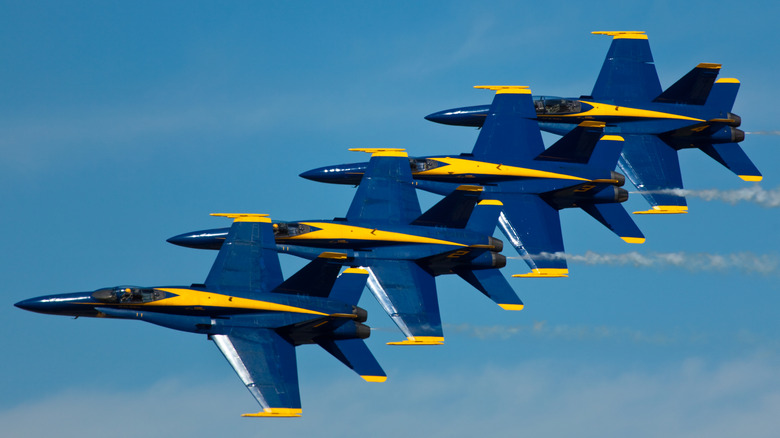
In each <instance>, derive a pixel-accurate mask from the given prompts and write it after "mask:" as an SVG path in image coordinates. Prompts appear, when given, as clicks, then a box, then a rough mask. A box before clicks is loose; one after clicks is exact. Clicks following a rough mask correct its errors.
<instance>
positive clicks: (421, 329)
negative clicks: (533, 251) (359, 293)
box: [168, 149, 523, 345]
mask: <svg viewBox="0 0 780 438" xmlns="http://www.w3.org/2000/svg"><path fill="white" fill-rule="evenodd" d="M357 150H358V151H364V152H369V153H371V154H372V155H371V159H370V161H369V164H368V168H367V169H366V175H365V177H364V178H363V179H362V181H361V182H360V186H359V187H358V189H357V192H356V193H355V197H354V198H353V200H352V204H351V206H350V208H349V211H348V212H347V216H346V217H345V218H336V219H334V220H303V221H294V222H275V223H274V233H275V237H276V243H277V248H278V249H279V251H282V252H285V253H289V254H293V255H296V256H300V257H304V258H308V259H311V258H315V257H317V256H318V255H320V254H321V253H322V252H323V251H328V253H327V254H328V256H329V257H331V260H333V261H337V262H339V263H342V264H344V265H346V266H352V267H361V268H364V269H366V270H367V271H368V273H369V280H368V286H369V289H370V290H371V292H372V293H373V294H374V296H375V297H376V298H377V300H378V301H379V303H380V304H381V305H382V307H383V308H384V309H385V311H386V312H387V314H388V315H390V317H391V318H392V319H393V321H394V322H395V324H396V325H397V326H398V327H399V329H400V330H401V331H402V332H403V333H404V335H405V336H406V339H405V340H403V341H400V342H391V343H390V344H391V345H435V344H441V343H443V342H444V334H443V331H442V326H441V316H440V315H439V303H438V298H437V293H436V282H435V278H434V277H435V276H438V275H443V274H457V275H458V276H460V277H461V278H463V279H464V280H466V281H467V282H468V283H469V284H471V285H472V286H474V287H475V288H477V289H478V290H479V291H480V292H482V293H483V294H485V295H486V296H487V297H489V298H490V299H492V300H493V301H495V302H496V303H497V304H499V305H500V306H501V307H502V308H504V309H506V310H520V309H522V308H523V303H522V301H520V299H519V298H518V297H517V295H516V294H515V292H514V290H512V287H511V286H510V285H509V283H508V282H507V281H506V279H505V278H504V277H503V275H502V274H501V272H499V268H501V267H503V266H505V265H506V258H505V257H504V256H503V255H501V254H499V252H500V251H501V250H502V248H503V243H502V242H501V241H500V240H498V239H495V238H493V237H492V236H490V235H491V234H492V233H493V230H494V229H495V223H496V218H497V217H498V214H499V211H500V208H501V203H500V202H499V201H497V200H495V199H493V198H487V199H480V195H481V193H482V188H481V187H478V186H471V185H462V186H459V187H458V188H457V189H456V190H454V191H453V192H452V193H451V194H449V195H448V196H447V197H445V198H444V199H442V200H441V201H440V202H439V203H437V204H436V205H434V206H433V207H431V208H430V209H429V210H428V211H426V212H425V213H421V210H420V204H419V202H418V200H417V193H416V191H415V188H414V184H415V182H414V181H413V180H412V174H411V170H410V168H409V158H408V156H407V154H406V152H404V150H403V149H357ZM225 233H226V230H224V229H222V230H220V229H216V230H205V231H196V232H192V233H185V234H181V235H179V236H175V237H172V238H170V239H168V241H169V242H171V243H174V244H177V245H181V246H186V247H192V248H204V249H214V248H218V247H220V246H221V245H222V241H221V239H223V238H224V236H225Z"/></svg>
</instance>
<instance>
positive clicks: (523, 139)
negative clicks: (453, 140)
mask: <svg viewBox="0 0 780 438" xmlns="http://www.w3.org/2000/svg"><path fill="white" fill-rule="evenodd" d="M477 88H489V89H493V90H496V95H495V97H494V98H493V103H492V104H491V105H490V110H489V111H488V114H487V117H486V118H485V123H484V124H483V125H482V129H481V130H480V131H479V137H477V142H476V143H475V144H474V149H473V150H472V154H473V155H474V158H476V159H478V160H480V161H486V162H490V163H500V164H505V165H510V166H518V165H522V164H523V163H527V162H529V161H531V160H532V159H534V158H535V157H536V156H537V155H539V154H540V153H542V152H543V151H544V142H543V141H542V134H541V131H540V130H539V123H538V122H537V121H536V110H535V109H534V101H533V97H532V96H531V91H530V90H528V89H527V88H525V87H501V86H484V87H477Z"/></svg>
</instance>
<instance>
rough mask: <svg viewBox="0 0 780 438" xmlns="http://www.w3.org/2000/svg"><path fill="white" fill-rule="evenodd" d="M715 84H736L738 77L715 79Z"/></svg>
mask: <svg viewBox="0 0 780 438" xmlns="http://www.w3.org/2000/svg"><path fill="white" fill-rule="evenodd" d="M715 83H716V84H738V83H739V79H736V78H720V79H718V80H717V81H715Z"/></svg>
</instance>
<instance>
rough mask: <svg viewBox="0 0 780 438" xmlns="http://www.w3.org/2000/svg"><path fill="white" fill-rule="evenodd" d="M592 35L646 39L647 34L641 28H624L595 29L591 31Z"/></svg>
mask: <svg viewBox="0 0 780 438" xmlns="http://www.w3.org/2000/svg"><path fill="white" fill-rule="evenodd" d="M591 33H592V34H593V35H608V36H611V37H613V38H614V39H616V40H617V39H621V38H624V39H631V40H646V39H647V35H645V31H643V30H626V31H597V32H591Z"/></svg>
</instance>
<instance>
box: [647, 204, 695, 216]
mask: <svg viewBox="0 0 780 438" xmlns="http://www.w3.org/2000/svg"><path fill="white" fill-rule="evenodd" d="M684 213H688V206H686V205H655V206H653V208H651V209H650V210H644V211H635V212H634V214H684Z"/></svg>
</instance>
